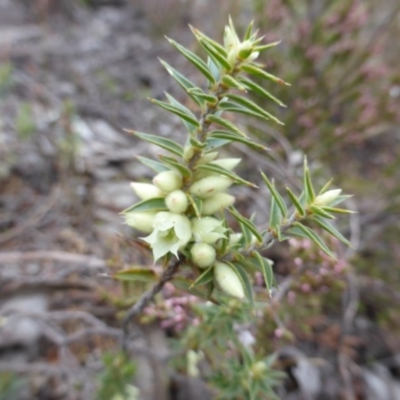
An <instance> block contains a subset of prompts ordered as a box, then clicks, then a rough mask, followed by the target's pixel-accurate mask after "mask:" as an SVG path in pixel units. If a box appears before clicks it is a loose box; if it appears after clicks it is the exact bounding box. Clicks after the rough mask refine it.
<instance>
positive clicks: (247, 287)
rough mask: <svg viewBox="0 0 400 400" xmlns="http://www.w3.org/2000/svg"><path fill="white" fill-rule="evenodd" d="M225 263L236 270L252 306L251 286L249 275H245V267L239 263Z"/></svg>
mask: <svg viewBox="0 0 400 400" xmlns="http://www.w3.org/2000/svg"><path fill="white" fill-rule="evenodd" d="M227 264H228V265H229V266H230V267H231V268H232V269H233V270H234V271H235V272H236V274H237V276H238V277H239V279H240V281H241V282H242V285H243V288H244V292H245V293H246V297H247V299H248V300H249V302H250V303H251V305H252V307H254V298H253V287H252V285H251V283H250V279H249V276H248V275H247V273H246V271H245V269H244V268H243V267H242V266H241V265H240V264H237V263H227Z"/></svg>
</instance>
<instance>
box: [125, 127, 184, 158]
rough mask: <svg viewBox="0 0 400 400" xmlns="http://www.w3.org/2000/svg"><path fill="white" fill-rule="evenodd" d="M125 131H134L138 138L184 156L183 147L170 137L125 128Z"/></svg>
mask: <svg viewBox="0 0 400 400" xmlns="http://www.w3.org/2000/svg"><path fill="white" fill-rule="evenodd" d="M124 130H125V132H128V133H132V134H133V135H135V136H137V137H138V138H140V139H142V140H144V141H145V142H148V143H153V144H155V145H157V146H158V147H161V148H163V149H165V150H167V151H169V152H170V153H173V154H175V155H177V156H179V157H183V147H182V146H180V145H179V144H177V143H175V142H174V141H172V140H170V139H166V138H163V137H161V136H157V135H151V134H149V133H143V132H137V131H130V130H129V129H124Z"/></svg>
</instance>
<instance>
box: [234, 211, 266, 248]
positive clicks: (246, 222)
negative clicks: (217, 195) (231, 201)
mask: <svg viewBox="0 0 400 400" xmlns="http://www.w3.org/2000/svg"><path fill="white" fill-rule="evenodd" d="M228 211H229V212H230V213H231V214H232V215H233V216H234V217H235V218H236V220H237V221H238V222H239V223H241V224H243V225H245V226H246V227H247V228H248V229H249V230H250V232H251V233H252V234H253V235H254V236H255V237H256V238H257V240H258V241H259V242H262V240H263V238H262V236H261V235H260V233H259V232H258V229H257V228H256V226H255V225H254V224H253V222H252V221H250V220H249V219H247V218H245V217H243V215H241V214H240V213H239V212H238V211H237V210H236V209H235V208H234V207H229V208H228Z"/></svg>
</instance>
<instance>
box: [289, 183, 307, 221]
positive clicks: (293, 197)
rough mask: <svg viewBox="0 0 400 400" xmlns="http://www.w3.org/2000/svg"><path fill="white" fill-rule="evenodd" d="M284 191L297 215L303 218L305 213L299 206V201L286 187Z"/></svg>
mask: <svg viewBox="0 0 400 400" xmlns="http://www.w3.org/2000/svg"><path fill="white" fill-rule="evenodd" d="M286 191H287V193H288V195H289V197H290V200H291V201H292V203H293V205H294V206H295V208H296V210H297V212H298V214H299V215H300V216H301V217H305V215H306V211H305V210H304V208H303V206H302V205H301V203H300V200H299V199H297V197H296V196H295V195H294V193H293V192H292V191H291V190H290V189H289V188H288V187H286Z"/></svg>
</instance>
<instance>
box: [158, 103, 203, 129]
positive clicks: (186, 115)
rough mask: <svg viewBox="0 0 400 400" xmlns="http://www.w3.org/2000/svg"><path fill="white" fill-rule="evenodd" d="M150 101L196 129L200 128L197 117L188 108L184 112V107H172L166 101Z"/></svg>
mask: <svg viewBox="0 0 400 400" xmlns="http://www.w3.org/2000/svg"><path fill="white" fill-rule="evenodd" d="M150 101H151V102H152V103H153V104H155V105H157V106H159V107H161V108H163V109H164V110H166V111H169V112H171V113H173V114H175V115H177V116H178V117H180V118H182V119H183V120H185V121H187V122H189V123H190V124H192V125H194V126H195V127H197V128H199V127H200V123H199V121H197V119H196V117H195V116H194V114H193V113H192V112H191V111H189V110H188V109H187V108H186V107H185V108H186V110H183V108H182V107H184V106H182V107H179V106H176V105H172V104H170V103H166V102H165V101H160V100H156V99H150Z"/></svg>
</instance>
